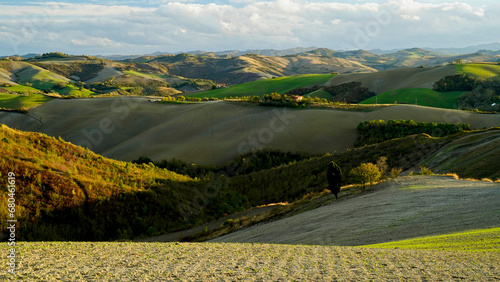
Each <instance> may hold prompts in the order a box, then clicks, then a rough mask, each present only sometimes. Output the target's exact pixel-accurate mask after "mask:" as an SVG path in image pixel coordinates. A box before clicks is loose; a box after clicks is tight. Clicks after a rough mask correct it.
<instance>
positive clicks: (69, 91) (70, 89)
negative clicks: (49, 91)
mask: <svg viewBox="0 0 500 282" xmlns="http://www.w3.org/2000/svg"><path fill="white" fill-rule="evenodd" d="M54 91H56V92H57V93H59V94H61V95H63V96H76V97H81V96H91V95H94V94H95V92H92V91H90V90H88V89H85V88H83V90H80V89H79V88H78V87H76V86H74V85H67V86H66V87H64V88H63V89H60V90H58V89H55V90H54Z"/></svg>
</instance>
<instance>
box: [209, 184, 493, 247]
mask: <svg viewBox="0 0 500 282" xmlns="http://www.w3.org/2000/svg"><path fill="white" fill-rule="evenodd" d="M499 214H500V184H499V183H490V182H480V181H466V180H456V179H453V178H451V177H445V176H406V177H400V178H398V179H396V180H390V181H387V182H385V183H382V184H379V185H377V186H375V187H372V191H371V192H368V193H366V194H365V195H362V196H358V197H355V198H352V199H346V200H342V199H341V200H339V201H334V202H332V203H331V204H329V205H326V206H323V207H320V208H317V209H315V210H311V211H308V212H304V213H301V214H298V215H295V216H292V217H289V218H284V219H280V220H277V221H273V222H269V223H266V224H261V225H255V226H252V227H250V228H246V229H244V230H240V231H237V232H234V233H231V234H228V235H225V236H222V237H219V238H216V239H213V240H211V242H241V243H247V242H248V243H250V242H255V243H282V244H313V245H346V246H348V245H350V246H356V245H364V244H374V243H382V242H388V241H395V240H402V239H407V238H413V237H420V236H427V235H438V234H446V233H453V232H459V231H464V230H469V229H479V228H488V227H498V226H500V216H499Z"/></svg>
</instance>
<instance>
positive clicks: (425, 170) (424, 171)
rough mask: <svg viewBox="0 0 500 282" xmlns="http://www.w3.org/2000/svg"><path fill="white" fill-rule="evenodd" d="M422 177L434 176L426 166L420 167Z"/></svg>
mask: <svg viewBox="0 0 500 282" xmlns="http://www.w3.org/2000/svg"><path fill="white" fill-rule="evenodd" d="M419 174H420V175H433V174H434V173H432V171H431V170H430V169H428V168H426V167H424V166H421V167H420V173H419Z"/></svg>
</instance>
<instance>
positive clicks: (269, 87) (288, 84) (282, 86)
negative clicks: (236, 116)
mask: <svg viewBox="0 0 500 282" xmlns="http://www.w3.org/2000/svg"><path fill="white" fill-rule="evenodd" d="M334 76H335V75H334V74H305V75H296V76H288V77H279V78H273V79H267V80H258V81H253V82H247V83H243V84H238V85H234V86H231V87H229V88H222V89H215V90H210V91H207V92H201V93H196V94H192V95H189V96H190V97H199V98H205V97H207V98H211V97H214V98H219V99H222V98H229V97H231V96H232V97H242V96H259V97H262V96H263V95H264V94H270V93H273V92H277V93H280V94H285V93H286V92H288V91H290V90H292V89H295V88H297V87H305V86H314V85H322V84H324V83H325V82H327V81H328V80H329V79H331V78H332V77H334Z"/></svg>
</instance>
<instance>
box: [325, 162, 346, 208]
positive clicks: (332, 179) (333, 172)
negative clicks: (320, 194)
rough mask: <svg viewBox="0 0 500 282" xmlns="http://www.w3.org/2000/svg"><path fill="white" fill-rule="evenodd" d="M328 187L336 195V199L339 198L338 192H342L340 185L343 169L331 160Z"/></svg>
mask: <svg viewBox="0 0 500 282" xmlns="http://www.w3.org/2000/svg"><path fill="white" fill-rule="evenodd" d="M326 177H327V178H328V189H330V191H331V192H332V194H334V195H335V199H338V197H337V194H338V193H339V192H340V185H341V184H342V170H341V169H340V167H339V166H338V165H337V164H336V163H335V162H331V163H330V164H329V165H328V172H327V176H326Z"/></svg>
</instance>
